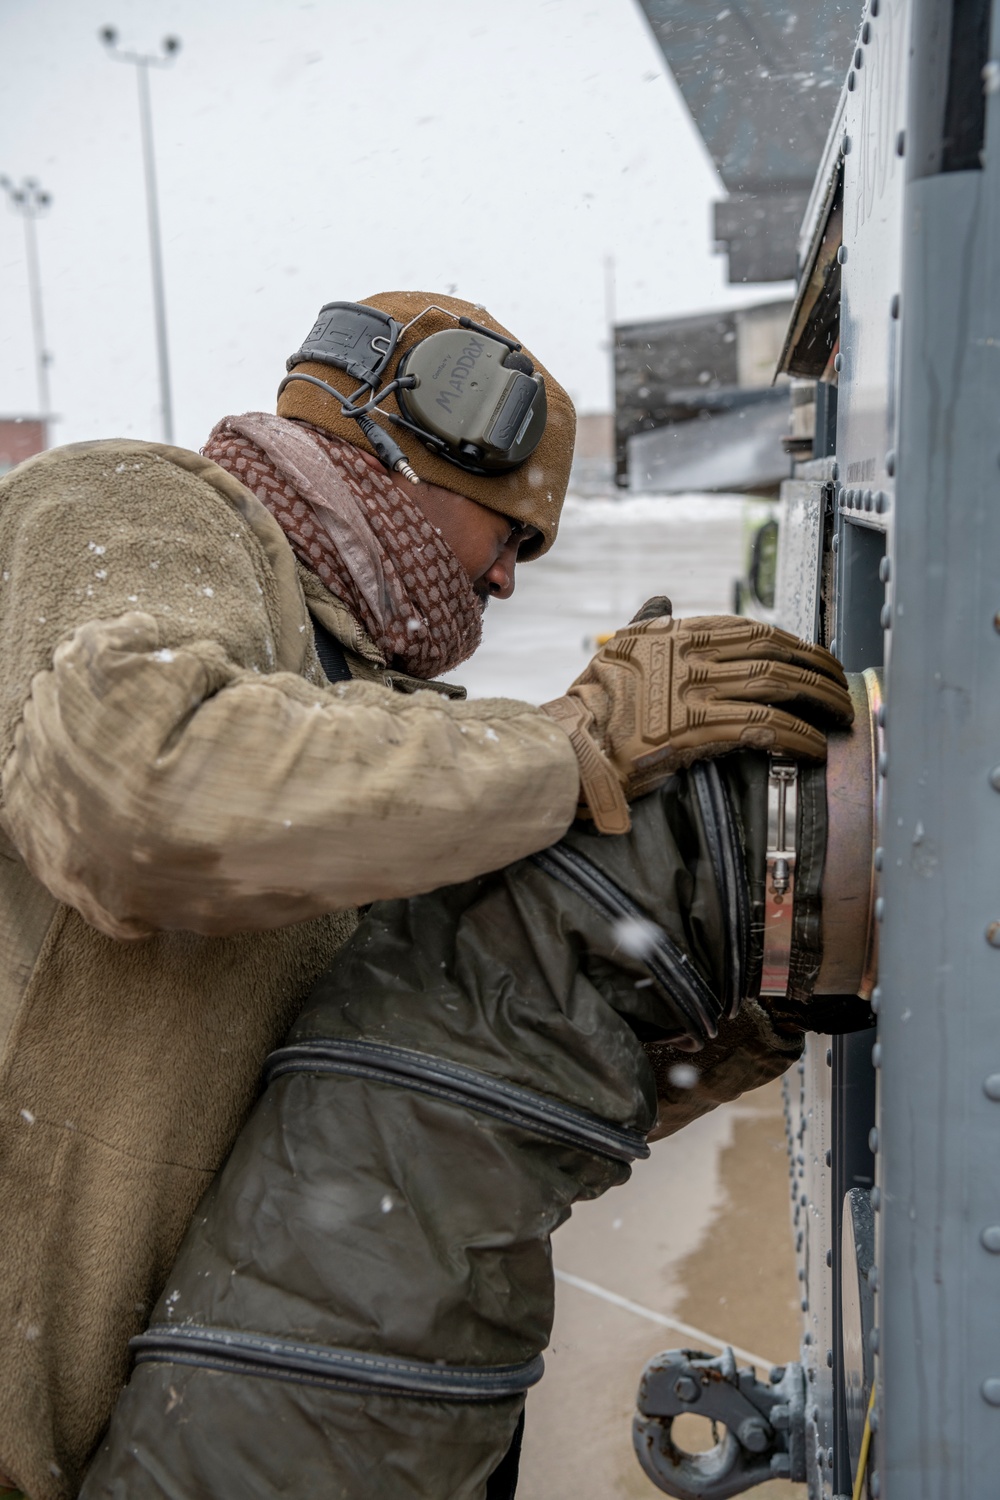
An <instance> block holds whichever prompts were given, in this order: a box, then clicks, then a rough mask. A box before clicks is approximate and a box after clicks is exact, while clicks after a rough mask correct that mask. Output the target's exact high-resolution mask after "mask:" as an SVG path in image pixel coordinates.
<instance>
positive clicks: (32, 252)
mask: <svg viewBox="0 0 1000 1500" xmlns="http://www.w3.org/2000/svg"><path fill="white" fill-rule="evenodd" d="M0 188H3V190H4V192H5V193H6V194H7V197H8V198H9V199H10V204H11V207H12V208H13V209H14V210H15V212H16V213H19V214H20V215H21V217H22V219H23V220H24V249H25V258H26V260H27V262H28V294H29V296H30V298H31V326H32V330H33V332H34V336H35V368H36V371H37V375H38V405H39V408H40V415H41V416H42V417H44V418H45V419H46V420H47V419H48V417H49V415H50V412H49V364H50V362H51V359H52V356H51V354H50V353H49V352H48V350H47V349H46V347H45V325H44V323H43V322H42V278H41V274H40V272H39V269H38V236H37V234H36V233H35V220H36V219H39V218H41V216H42V214H43V213H45V211H46V209H48V208H49V207H51V204H52V195H51V193H46V192H45V191H44V189H43V188H42V187H41V186H40V184H39V183H38V182H37V181H36V179H35V178H34V177H25V178H23V179H22V181H21V185H20V187H18V186H17V185H16V183H13V182H11V180H10V178H9V177H0Z"/></svg>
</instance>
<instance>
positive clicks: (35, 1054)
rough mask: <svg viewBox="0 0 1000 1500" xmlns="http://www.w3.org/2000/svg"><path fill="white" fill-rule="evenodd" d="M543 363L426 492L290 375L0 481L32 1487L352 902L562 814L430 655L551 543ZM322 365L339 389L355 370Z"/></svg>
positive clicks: (559, 760)
mask: <svg viewBox="0 0 1000 1500" xmlns="http://www.w3.org/2000/svg"><path fill="white" fill-rule="evenodd" d="M370 304H371V305H377V308H378V309H380V310H381V311H383V312H385V313H388V314H390V315H391V316H392V318H393V319H394V321H395V323H396V324H398V326H399V327H400V328H401V329H403V332H402V334H401V335H400V337H399V339H398V347H397V348H396V351H395V359H396V361H397V364H398V362H399V361H400V360H402V359H403V358H405V357H406V356H407V354H409V353H410V352H411V350H413V349H414V347H415V346H416V344H417V343H418V342H419V340H420V339H421V338H424V337H426V336H428V335H429V334H431V333H433V332H435V331H443V330H444V329H445V328H447V327H452V326H454V323H455V320H456V319H457V318H461V317H464V318H468V319H470V320H472V321H474V322H475V323H476V325H477V326H478V327H480V328H483V329H486V330H494V331H496V333H497V337H498V338H499V339H501V344H502V347H504V348H508V347H510V346H511V345H512V343H513V341H512V340H511V338H510V335H509V334H507V333H506V330H504V329H502V328H501V327H500V325H499V324H497V323H495V322H494V321H493V320H492V319H491V318H490V317H489V315H488V314H486V313H485V312H483V311H482V309H476V308H472V307H470V306H469V304H466V303H461V302H458V301H456V300H455V299H447V298H440V297H438V298H431V297H429V296H425V295H424V294H417V293H391V294H385V295H384V296H381V297H376V298H372V299H370ZM432 304H433V305H434V306H437V307H439V308H440V309H442V310H440V311H437V312H435V311H430V312H426V315H425V318H424V320H423V322H422V323H419V324H418V325H417V326H414V327H413V328H412V329H411V330H410V332H409V333H407V332H406V325H407V324H408V323H409V321H410V320H411V319H413V318H414V317H415V316H416V314H417V313H419V312H422V311H426V309H428V308H429V307H431V305H432ZM524 357H525V358H526V359H528V356H527V354H526V353H525V356H524ZM529 362H531V363H532V368H533V370H534V372H535V375H537V376H539V378H540V379H541V380H543V381H544V385H545V391H546V396H547V420H546V424H545V428H544V432H543V433H542V435H541V437H540V439H539V440H538V441H537V442H536V444H535V446H534V448H533V450H532V452H531V455H530V457H529V458H528V459H527V460H526V461H525V462H523V463H521V464H520V466H518V467H514V468H512V469H509V470H507V471H504V472H499V473H488V474H477V473H474V472H471V471H469V470H468V469H466V468H463V467H461V466H460V464H458V463H457V462H453V461H452V459H451V458H449V457H448V456H442V451H441V450H439V449H434V451H430V450H428V449H427V448H426V446H425V445H424V443H423V442H422V440H421V439H420V437H419V436H418V435H416V434H415V433H414V432H412V431H410V429H409V428H405V427H404V428H399V429H398V431H397V430H396V429H393V430H394V434H395V441H396V442H397V444H398V447H399V449H400V450H401V451H402V452H403V453H404V454H405V459H406V462H407V466H408V467H409V468H410V469H412V471H413V472H414V473H415V474H416V475H417V476H418V479H419V481H420V482H419V483H417V484H411V482H410V481H409V480H407V479H405V478H401V477H399V475H400V474H401V473H402V471H401V470H400V471H398V472H396V473H389V472H387V470H386V467H385V465H384V463H383V461H382V459H380V458H379V457H378V456H377V454H378V449H379V448H380V447H384V444H383V442H382V439H381V438H379V436H378V434H377V433H375V434H374V446H373V442H372V441H369V438H368V437H366V436H365V429H364V428H359V424H358V422H357V421H356V420H355V419H354V418H353V417H345V416H344V415H343V405H344V403H343V401H342V400H341V399H340V398H339V397H338V396H337V395H335V394H333V395H331V394H330V390H329V389H326V390H321V389H320V387H318V386H316V385H310V384H308V383H307V382H305V381H301V380H299V381H292V382H291V383H290V384H288V385H286V386H285V388H284V390H283V392H282V395H281V398H280V404H279V416H278V417H271V416H268V415H266V414H261V413H256V414H250V415H248V416H244V417H234V418H227V419H225V420H224V421H223V422H222V423H220V424H219V425H218V427H217V428H216V429H215V431H214V433H213V435H212V437H211V439H210V442H209V445H208V447H207V449H206V453H205V455H204V456H199V455H197V454H193V453H189V452H186V451H184V450H182V449H178V448H169V447H164V446H161V445H157V444H145V443H135V442H126V441H112V442H107V443H96V444H80V445H76V446H74V447H71V448H67V449H63V450H56V451H55V452H52V453H47V454H43V455H41V456H39V457H38V458H36V459H34V460H31V461H30V462H29V463H27V464H25V465H22V466H21V467H20V468H19V469H17V470H15V471H14V472H13V473H12V474H11V475H9V476H8V477H7V478H6V479H5V480H4V481H3V483H2V485H0V628H2V630H3V638H4V641H5V650H4V657H3V662H2V664H0V766H2V783H0V791H2V807H0V828H2V832H3V845H2V850H0V852H2V854H3V859H2V860H0V948H2V956H3V964H2V967H0V1049H2V1052H0V1055H2V1060H3V1068H2V1080H0V1089H2V1100H3V1104H2V1116H0V1184H2V1192H3V1201H4V1212H5V1236H4V1251H3V1260H2V1265H0V1331H2V1334H3V1342H4V1360H3V1364H2V1373H0V1473H2V1474H5V1475H6V1476H7V1477H8V1478H9V1479H11V1480H12V1481H14V1482H16V1483H17V1484H18V1485H19V1486H20V1487H21V1488H22V1489H23V1490H24V1491H25V1492H26V1493H27V1494H28V1495H30V1496H31V1500H65V1497H67V1496H69V1495H71V1494H72V1493H73V1492H74V1491H75V1489H76V1487H77V1485H78V1483H79V1479H80V1475H81V1473H82V1469H83V1466H84V1464H85V1463H86V1460H87V1458H88V1455H89V1454H90V1452H91V1450H92V1448H93V1445H94V1443H95V1442H96V1440H97V1438H98V1437H99V1435H100V1432H101V1430H102V1428H103V1427H104V1425H105V1423H106V1421H107V1419H108V1415H109V1413H110V1410H111V1407H112V1404H113V1401H114V1396H115V1392H116V1390H117V1389H118V1387H119V1386H120V1384H121V1382H122V1380H123V1378H124V1376H125V1373H126V1369H127V1344H128V1340H129V1338H130V1337H131V1336H132V1335H134V1334H136V1333H137V1332H139V1331H140V1330H141V1329H142V1328H143V1327H144V1325H145V1323H146V1321H147V1320H148V1317H149V1314H150V1310H151V1308H152V1306H153V1304H154V1303H155V1300H156V1298H157V1296H158V1295H159V1293H160V1291H161V1290H162V1287H163V1284H164V1280H165V1278H166V1275H167V1272H168V1270H169V1267H170V1265H171V1262H172V1260H173V1258H174V1255H175V1252H176V1249H177V1246H178V1244H179V1243H180V1240H181V1238H182V1236H183V1234H184V1232H185V1229H186V1226H187V1224H188V1222H189V1220H190V1217H191V1214H192V1212H193V1210H194V1207H195V1205H196V1203H197V1201H198V1199H199V1197H200V1196H201V1194H202V1192H203V1191H204V1189H205V1187H206V1186H207V1185H208V1184H209V1182H210V1181H211V1178H212V1175H213V1173H214V1171H215V1169H216V1168H217V1167H218V1165H219V1163H220V1162H221V1161H222V1160H223V1159H224V1157H225V1156H226V1153H227V1152H228V1150H229V1149H230V1147H231V1145H232V1142H233V1140H234V1138H235V1136H236V1134H237V1132H238V1130H239V1128H240V1125H241V1123H242V1121H243V1119H244V1118H245V1116H246V1113H247V1110H248V1108H249V1106H250V1104H251V1102H252V1099H253V1096H254V1093H255V1090H256V1088H257V1083H258V1077H259V1073H260V1068H261V1065H262V1063H263V1060H264V1058H265V1057H266V1055H267V1053H268V1052H269V1051H270V1050H271V1049H272V1048H273V1047H274V1046H275V1045H276V1044H277V1043H278V1042H279V1041H280V1039H281V1038H282V1036H283V1035H284V1033H285V1031H286V1030H287V1027H288V1025H289V1023H290V1021H291V1019H292V1018H293V1017H294V1015H295V1013H296V1010H297V1009H298V1007H299V1004H300V1002H301V999H302V997H303V995H304V994H305V993H306V992H307V990H308V988H309V986H310V984H311V983H312V981H313V980H314V979H315V977H316V975H317V974H319V973H320V972H321V971H322V970H323V969H324V968H325V967H326V966H327V964H328V963H329V962H330V960H331V959H332V957H333V955H334V954H335V953H336V951H337V950H338V948H339V947H340V946H341V944H342V943H343V942H344V940H345V939H346V938H347V937H348V936H349V934H350V933H351V931H352V930H353V928H354V925H355V921H356V918H355V915H354V908H355V907H357V906H358V905H359V904H362V903H366V902H370V901H373V900H378V899H400V898H407V897H410V896H413V895H415V894H416V893H419V892H422V891H427V890H430V889H433V888H435V887H438V886H441V885H448V884H453V883H455V882H461V881H466V880H469V879H472V878H474V877H476V876H478V875H481V874H482V873H483V872H484V871H488V870H492V869H498V868H501V867H503V866H505V865H507V864H509V863H510V862H511V861H513V860H517V859H520V858H523V857H524V856H525V855H528V854H530V853H531V852H532V851H535V850H538V849H542V848H544V847H546V846H547V845H549V844H551V843H552V842H553V841H554V840H556V839H558V838H559V837H560V836H561V835H562V834H563V833H564V832H565V830H566V829H567V827H568V826H569V825H570V823H571V821H572V820H573V817H574V814H575V812H576V809H577V804H578V801H579V798H580V794H581V781H580V773H579V763H578V758H577V753H576V751H575V749H574V746H573V743H572V742H571V739H570V737H569V736H567V734H566V733H565V732H564V731H563V730H562V729H561V728H560V727H559V725H558V724H557V723H555V722H553V720H552V719H551V718H550V717H549V716H547V715H545V714H543V713H541V712H540V711H539V710H537V709H534V708H531V707H529V706H528V705H526V704H522V703H517V702H512V701H508V700H487V701H485V702H478V703H472V704H468V703H463V702H461V701H459V700H458V697H457V696H456V694H455V692H454V690H453V689H450V688H447V687H443V686H441V685H440V684H436V683H434V682H432V681H431V680H430V679H431V677H432V675H433V674H434V673H436V672H442V671H445V670H448V669H449V668H451V667H453V666H455V665H457V664H458V663H459V662H460V661H461V660H463V659H464V658H465V657H466V656H467V655H468V654H469V653H470V652H471V650H473V649H474V648H475V645H476V644H477V642H478V631H479V626H480V618H481V605H482V603H483V600H484V597H486V596H488V595H490V594H496V595H500V596H503V595H505V594H508V593H509V592H510V590H511V587H512V583H513V566H514V562H515V561H516V559H517V557H518V556H529V557H531V556H538V555H540V554H541V553H542V552H543V551H544V550H546V548H547V547H548V546H550V545H551V544H552V542H553V540H554V539H555V535H556V530H557V526H558V517H559V511H560V507H561V503H562V499H563V495H564V492H565V487H566V481H567V476H568V472H569V463H570V458H571V452H572V439H573V413H572V407H571V405H570V403H569V400H568V398H567V397H566V396H565V393H564V392H563V391H562V390H561V387H559V386H558V384H557V383H556V382H555V381H554V380H553V379H552V377H551V376H550V375H548V373H547V372H546V371H544V370H543V369H542V367H541V366H539V365H538V364H537V361H533V360H530V361H529ZM312 368H313V363H312V362H311V361H309V360H304V361H299V362H298V363H296V364H295V366H294V369H293V371H292V372H291V373H292V374H294V373H296V371H299V372H303V373H306V374H308V373H309V372H310V370H311V369H312ZM395 368H396V366H395V365H393V366H391V367H390V368H388V369H387V371H386V375H387V376H392V374H393V370H394V369H395ZM319 369H320V374H319V375H317V376H316V377H315V378H316V379H320V380H321V381H322V383H323V384H324V385H325V386H326V387H330V386H331V384H332V385H333V388H334V391H341V390H342V391H343V392H344V393H345V400H346V399H347V397H348V396H349V394H350V392H351V391H352V390H353V389H354V386H353V384H352V381H351V380H350V378H349V377H348V375H346V374H345V373H344V372H343V371H342V370H341V369H339V368H335V367H331V366H329V365H326V364H323V363H322V362H320V364H319ZM514 373H515V374H522V373H523V372H522V371H521V370H520V369H518V370H516V371H514ZM531 378H533V377H531ZM394 401H395V398H394V397H392V398H389V399H387V400H386V401H385V402H384V403H383V405H384V412H385V413H388V415H389V416H391V415H392V411H393V403H394ZM397 409H398V408H397ZM370 420H371V421H375V422H376V425H377V422H378V421H380V420H381V418H378V417H377V414H376V415H375V416H372V417H371V419H370ZM515 436H516V434H515ZM459 456H461V455H459ZM451 495H454V496H455V501H454V506H452V502H451V501H450V500H449V499H448V496H451ZM467 506H474V507H475V509H473V510H466V509H464V507H467ZM459 515H464V517H465V521H466V523H467V525H465V526H464V528H463V527H458V528H457V529H456V524H455V523H456V517H457V516H459ZM467 548H468V549H471V550H466V549H467ZM331 679H336V680H333V681H331ZM666 737H667V736H666V731H665V727H664V730H663V731H661V734H660V737H659V740H658V742H657V747H656V748H660V746H661V744H662V742H663V740H664V739H665V738H666Z"/></svg>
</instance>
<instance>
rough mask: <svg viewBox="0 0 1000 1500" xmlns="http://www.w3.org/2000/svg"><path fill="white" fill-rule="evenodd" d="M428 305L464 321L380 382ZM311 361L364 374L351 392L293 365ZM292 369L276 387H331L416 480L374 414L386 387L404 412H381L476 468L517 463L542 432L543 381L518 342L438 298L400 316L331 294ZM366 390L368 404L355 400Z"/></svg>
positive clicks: (437, 450) (410, 354)
mask: <svg viewBox="0 0 1000 1500" xmlns="http://www.w3.org/2000/svg"><path fill="white" fill-rule="evenodd" d="M429 312H440V313H444V314H445V316H446V317H449V318H454V320H455V323H456V324H457V327H455V328H447V329H443V330H440V331H439V332H437V333H432V334H429V335H428V336H427V337H426V338H423V339H420V340H419V341H418V342H417V343H416V344H414V346H413V348H412V349H409V350H407V352H406V354H404V355H403V357H402V359H401V360H400V361H399V366H398V368H397V370H396V373H395V376H394V378H393V379H392V380H391V381H390V382H389V384H388V385H386V386H385V387H382V380H383V379H384V377H385V372H386V370H387V368H388V366H389V363H390V361H391V359H392V356H393V355H394V353H395V352H396V348H397V347H398V344H399V340H400V338H401V337H402V336H403V334H405V333H407V332H408V331H409V330H410V329H411V328H412V327H413V325H414V324H415V323H417V322H419V320H420V319H421V318H422V317H424V316H425V314H426V313H429ZM306 362H311V363H315V364H324V365H332V366H333V367H334V368H335V369H338V370H343V371H344V372H345V374H347V375H349V376H350V377H351V379H352V380H357V381H359V382H360V384H359V388H358V389H357V390H356V391H354V392H353V393H352V394H351V395H350V396H345V395H344V394H343V392H342V391H338V390H336V389H335V387H333V386H332V385H328V384H327V382H326V381H325V380H320V379H318V378H317V377H316V376H315V375H306V374H298V373H296V370H295V366H296V365H300V364H305V363H306ZM286 368H287V369H288V371H289V373H288V374H287V375H286V376H285V378H284V380H283V381H282V382H281V385H280V386H279V387H278V395H279V396H280V395H281V392H282V391H283V390H284V389H285V387H286V385H288V384H289V382H290V381H292V380H304V381H307V382H308V383H309V384H310V385H316V386H319V388H320V389H321V390H324V391H327V392H329V394H330V395H331V396H333V397H335V399H336V400H337V401H338V402H339V403H340V410H341V414H342V415H343V416H345V417H351V418H353V419H354V420H355V421H356V422H357V424H358V426H359V427H360V428H361V431H362V432H363V433H364V435H365V437H366V438H367V439H368V441H369V442H370V443H371V445H372V447H373V448H374V449H375V452H376V453H377V454H378V457H379V458H380V459H381V461H382V463H384V464H385V466H386V468H387V469H390V470H395V471H396V472H397V473H400V474H403V475H404V476H405V477H406V478H407V479H411V480H412V481H413V483H414V484H416V483H418V482H419V478H418V476H417V474H415V473H414V471H413V469H412V468H411V467H410V465H409V464H408V463H407V460H406V455H405V454H404V453H403V451H402V449H401V448H400V447H399V445H398V443H396V442H395V441H394V440H393V438H392V437H391V436H390V434H389V433H388V432H387V431H386V429H385V428H384V427H382V426H381V425H380V424H379V423H378V422H376V421H374V420H373V418H372V415H371V414H372V412H373V411H375V410H376V409H378V408H379V407H380V406H381V403H382V402H383V401H384V400H385V399H386V397H387V396H390V395H394V396H395V397H396V402H397V405H398V406H399V415H398V416H397V415H396V414H395V413H393V412H388V411H380V415H381V416H383V417H385V418H387V420H388V421H390V422H393V423H395V424H396V426H399V427H405V428H406V429H407V430H408V431H410V432H413V433H415V434H416V435H417V437H418V438H419V439H420V441H421V442H422V443H423V444H424V446H425V447H426V448H428V449H429V450H430V452H431V453H434V454H436V455H437V456H438V457H439V458H443V459H446V460H447V461H448V462H449V463H453V464H455V465H457V467H458V468H460V469H464V470H465V471H466V472H467V473H469V474H485V475H489V474H506V473H508V472H509V471H510V470H511V469H516V468H517V466H518V465H519V464H522V463H524V461H525V459H526V458H528V457H529V456H530V455H531V454H532V453H533V452H534V450H535V449H536V448H537V447H538V444H539V443H540V441H541V438H542V433H543V432H544V431H545V423H546V419H547V409H546V401H545V382H544V380H543V378H542V376H541V375H538V374H536V372H535V367H534V365H533V364H532V362H531V360H530V359H529V358H528V356H527V355H526V354H524V353H523V352H522V350H521V345H520V344H516V343H514V341H513V339H509V338H507V336H506V335H505V334H502V333H495V332H494V331H493V330H492V329H489V328H483V327H482V326H481V325H480V324H479V323H474V322H473V321H472V319H471V318H466V317H459V316H457V315H456V314H455V313H452V312H448V310H447V309H446V308H443V307H437V306H436V305H434V304H431V305H430V306H428V307H426V308H424V310H423V312H420V313H418V314H417V316H416V317H415V318H411V320H410V322H409V323H406V324H402V323H398V322H397V321H396V319H395V318H391V317H390V316H389V314H388V313H384V312H381V311H380V310H379V309H378V308H376V307H366V306H364V305H363V304H361V303H357V302H328V303H327V304H326V305H325V306H324V307H323V308H322V309H321V310H320V314H319V317H318V318H317V319H316V322H315V323H314V324H313V326H312V328H311V329H310V330H309V333H308V335H307V337H306V339H305V342H304V343H303V345H302V347H301V349H298V350H296V352H295V353H294V354H293V355H292V356H291V357H290V359H289V360H288V362H287V366H286ZM380 387H382V388H380ZM369 395H370V399H364V398H367V397H369ZM359 399H361V400H362V403H363V404H361V405H358V401H359Z"/></svg>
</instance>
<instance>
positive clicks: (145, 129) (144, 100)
mask: <svg viewBox="0 0 1000 1500" xmlns="http://www.w3.org/2000/svg"><path fill="white" fill-rule="evenodd" d="M98 35H99V37H100V39H101V41H102V42H103V43H104V46H105V47H106V49H107V52H108V56H109V57H113V58H114V60H115V62H125V63H132V64H133V65H134V66H135V73H136V80H137V82H138V85H139V124H140V129H141V131H142V160H143V167H144V169H145V178H146V216H147V219H148V222H149V258H150V264H151V268H152V273H153V316H154V318H155V321H156V361H157V367H158V369H159V376H160V411H161V413H162V419H163V438H164V441H165V442H167V443H172V442H173V440H174V413H173V403H172V401H171V397H170V362H169V359H168V356H167V309H166V302H165V299H164V296H163V258H162V255H161V252H160V211H159V205H158V202H157V193H156V160H155V158H154V156H153V112H152V109H151V107H150V102H149V70H150V68H166V67H169V65H170V63H172V62H173V60H174V58H175V57H176V56H177V53H178V52H179V51H180V47H181V41H180V37H176V36H167V37H164V38H163V41H162V43H161V50H160V51H159V52H150V53H145V52H126V51H125V50H124V49H123V48H121V47H119V45H118V33H117V31H116V30H115V28H114V27H113V26H103V27H102V28H101V30H100V31H99V32H98Z"/></svg>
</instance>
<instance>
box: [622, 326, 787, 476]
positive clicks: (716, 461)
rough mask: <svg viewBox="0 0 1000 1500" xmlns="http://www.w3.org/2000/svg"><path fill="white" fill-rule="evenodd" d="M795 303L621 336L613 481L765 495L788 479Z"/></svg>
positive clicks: (630, 329) (625, 330)
mask: <svg viewBox="0 0 1000 1500" xmlns="http://www.w3.org/2000/svg"><path fill="white" fill-rule="evenodd" d="M791 307H792V304H791V302H790V301H789V300H787V299H782V300H781V301H773V302H764V303H759V304H757V305H755V306H752V307H743V308H733V309H730V310H728V311H725V312H717V313H702V314H698V315H696V316H694V317H685V318H664V319H659V320H657V321H655V322H645V323H626V324H622V325H619V326H618V327H617V328H616V329H615V346H614V359H615V481H616V483H617V484H618V485H620V486H621V487H623V488H629V489H633V490H652V491H662V492H665V493H670V492H677V491H683V490H738V491H754V492H757V493H762V494H767V493H771V492H774V493H776V492H777V486H778V485H779V483H780V482H781V480H782V479H783V478H785V477H786V476H787V474H788V468H789V461H788V455H787V452H786V451H785V450H784V448H783V446H782V440H783V439H784V438H785V437H786V435H787V433H788V428H789V395H788V385H787V381H786V379H785V377H781V379H780V380H779V383H778V384H777V385H772V380H773V378H774V372H775V369H776V367H777V363H778V359H779V357H780V354H781V348H782V343H783V340H784V336H785V331H786V327H787V324H788V318H789V315H790V312H791Z"/></svg>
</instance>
